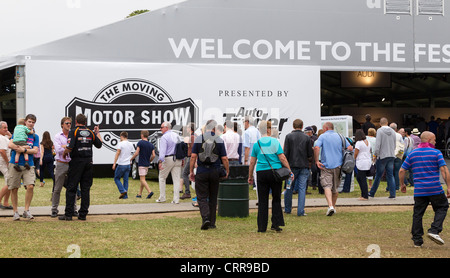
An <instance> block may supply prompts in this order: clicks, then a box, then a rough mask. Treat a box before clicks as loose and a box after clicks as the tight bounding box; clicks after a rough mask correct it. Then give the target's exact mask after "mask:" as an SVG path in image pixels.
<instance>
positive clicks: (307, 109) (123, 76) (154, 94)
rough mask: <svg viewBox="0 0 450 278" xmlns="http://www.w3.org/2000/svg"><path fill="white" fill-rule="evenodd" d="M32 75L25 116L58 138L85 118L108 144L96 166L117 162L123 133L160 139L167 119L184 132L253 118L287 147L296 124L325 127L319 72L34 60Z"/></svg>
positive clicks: (96, 154) (297, 68)
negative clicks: (66, 121) (68, 123)
mask: <svg viewBox="0 0 450 278" xmlns="http://www.w3.org/2000/svg"><path fill="white" fill-rule="evenodd" d="M26 69H27V72H26V78H27V79H26V86H27V88H26V113H33V114H35V115H36V116H37V123H36V126H35V128H36V132H37V133H38V134H42V133H43V132H44V131H49V132H50V133H51V134H52V136H53V135H54V134H56V133H57V132H60V131H61V128H60V119H61V118H62V117H64V116H66V115H68V116H71V117H73V118H74V117H75V116H76V115H77V114H78V113H83V114H85V115H86V116H87V118H88V127H91V128H92V127H93V126H95V125H98V126H99V127H100V130H101V134H102V137H103V140H104V146H103V147H102V148H101V149H100V150H95V152H94V163H95V164H112V162H113V159H114V155H115V151H116V149H115V147H116V145H117V144H118V142H119V140H120V138H119V134H120V132H121V131H127V132H128V133H129V140H130V141H131V142H132V143H134V144H136V143H137V142H138V141H139V138H140V135H139V133H140V131H141V130H143V129H146V130H149V131H150V134H153V133H157V132H159V130H160V129H159V128H160V126H161V123H162V122H164V121H169V122H171V123H172V126H174V127H175V128H177V129H180V127H181V126H186V125H188V124H189V123H190V122H194V123H195V124H196V126H197V127H199V128H201V126H202V125H204V124H205V123H206V121H207V120H209V119H215V120H216V121H217V122H218V124H221V125H223V123H224V122H225V120H231V121H237V122H238V123H239V125H240V126H241V128H242V129H243V128H244V126H243V119H244V117H245V116H246V115H251V116H253V117H254V118H255V119H257V120H270V121H272V126H273V127H275V128H278V130H279V132H280V141H281V142H282V143H283V142H284V137H285V135H286V134H287V133H289V132H291V131H292V122H293V120H294V119H296V118H300V119H302V120H303V122H304V123H305V126H307V125H313V124H315V125H318V124H319V123H320V69H319V67H310V66H264V65H250V66H249V65H210V64H149V63H93V62H64V61H33V60H31V61H28V62H27V67H26ZM74 122H75V121H74Z"/></svg>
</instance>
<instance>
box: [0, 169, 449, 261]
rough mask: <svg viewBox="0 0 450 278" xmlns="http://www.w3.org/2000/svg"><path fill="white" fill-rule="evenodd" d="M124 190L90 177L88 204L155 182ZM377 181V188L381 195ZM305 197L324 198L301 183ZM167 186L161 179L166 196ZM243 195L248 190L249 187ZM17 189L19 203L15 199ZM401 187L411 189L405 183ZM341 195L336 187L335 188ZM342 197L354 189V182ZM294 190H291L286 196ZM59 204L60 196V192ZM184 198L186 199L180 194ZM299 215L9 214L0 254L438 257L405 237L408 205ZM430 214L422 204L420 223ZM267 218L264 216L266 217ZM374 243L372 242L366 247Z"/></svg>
mask: <svg viewBox="0 0 450 278" xmlns="http://www.w3.org/2000/svg"><path fill="white" fill-rule="evenodd" d="M130 183H131V184H130V190H129V191H130V198H129V199H126V200H119V199H118V196H119V193H118V191H117V188H116V186H115V184H114V181H113V180H112V179H106V178H105V179H95V182H94V185H93V187H92V194H91V195H92V198H91V199H92V202H91V204H92V205H96V204H116V203H117V204H119V203H129V204H133V203H149V202H155V199H156V198H155V196H156V197H157V196H158V195H159V189H158V186H157V183H156V182H154V181H150V187H151V189H152V190H154V191H155V196H154V197H153V198H152V199H150V200H147V199H145V198H143V199H137V198H135V197H134V196H135V195H136V193H137V190H138V186H139V181H134V180H132V181H130ZM51 185H52V183H51V181H50V180H47V182H46V185H45V186H44V187H39V186H37V187H36V190H35V195H34V199H33V202H32V206H50V193H51ZM383 186H384V187H385V184H384V183H383V184H381V185H380V189H379V192H378V193H377V196H388V195H387V193H385V192H384V187H383ZM309 191H310V192H311V193H312V194H310V195H307V198H324V197H323V195H319V194H318V192H317V190H312V189H311V190H309ZM171 192H172V186H171V185H169V186H168V187H167V196H168V198H169V199H170V198H171V197H170V196H171V194H172V193H171ZM249 193H250V198H251V199H256V193H255V191H253V190H252V189H250V188H249ZM23 194H24V190H22V189H21V190H20V196H19V206H23V200H24V199H23V197H24V196H23ZM407 194H412V189H411V190H409V192H408V193H407ZM342 195H344V194H342ZM344 196H345V197H355V198H357V197H359V188H358V186H357V184H356V185H355V191H354V192H352V193H347V194H345V195H344ZM294 198H295V197H294ZM61 201H62V202H61V204H62V205H63V204H64V200H61ZM184 202H191V200H185V201H184ZM307 214H308V215H307V216H305V217H298V216H296V215H295V214H291V215H285V216H284V217H285V222H286V226H285V227H283V231H282V232H281V233H276V232H274V231H271V230H270V229H269V230H268V231H267V232H266V233H263V234H261V233H257V227H256V221H257V219H256V216H257V215H256V210H251V211H250V215H249V217H245V218H229V217H218V219H217V223H216V224H217V229H210V230H206V231H203V230H200V224H201V223H200V221H201V220H200V215H199V213H198V212H195V211H194V212H184V213H176V214H171V213H165V214H145V215H139V216H129V215H118V216H101V215H100V216H90V217H88V220H87V221H78V220H74V221H72V222H67V221H58V220H57V219H55V218H50V217H36V218H35V219H34V220H31V221H28V220H23V219H22V220H20V221H15V222H14V221H12V219H11V218H10V217H3V218H0V230H1V231H2V237H0V257H2V258H67V257H69V256H71V255H73V252H72V251H70V250H69V252H68V247H70V246H72V245H75V246H76V247H77V248H79V249H78V250H79V256H80V257H82V258H368V257H369V256H371V255H373V251H371V250H372V249H371V246H376V250H379V253H377V254H378V255H379V256H380V257H381V258H446V257H448V256H449V254H450V250H449V245H448V244H447V245H444V246H438V245H436V244H435V243H433V242H431V241H430V240H428V239H425V244H424V247H423V248H420V249H419V248H414V247H413V244H412V241H411V240H410V237H411V235H410V229H411V221H412V220H411V217H412V207H411V206H403V207H393V206H390V207H389V208H388V209H385V210H378V209H375V208H372V207H357V208H350V207H349V208H345V207H340V208H339V211H338V213H337V214H335V215H333V216H332V217H327V216H325V215H324V211H323V208H322V209H314V208H310V209H308V211H307ZM432 218H433V212H432V209H431V208H429V209H428V211H427V213H426V214H425V217H424V226H425V229H427V227H428V226H429V225H430V223H431V222H432ZM269 225H270V223H269ZM449 228H450V224H449V222H448V221H447V222H445V225H444V231H443V232H442V233H441V236H442V237H443V239H444V240H446V241H448V242H449V241H450V234H449V232H448V231H449ZM373 250H374V249H373Z"/></svg>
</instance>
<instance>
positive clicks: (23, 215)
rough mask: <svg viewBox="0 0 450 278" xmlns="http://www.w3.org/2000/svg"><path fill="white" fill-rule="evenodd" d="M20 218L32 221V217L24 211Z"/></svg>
mask: <svg viewBox="0 0 450 278" xmlns="http://www.w3.org/2000/svg"><path fill="white" fill-rule="evenodd" d="M22 217H23V218H27V219H34V216H33V215H31V213H30V211H29V210H26V211H24V212H23V214H22Z"/></svg>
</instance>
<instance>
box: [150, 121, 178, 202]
mask: <svg viewBox="0 0 450 278" xmlns="http://www.w3.org/2000/svg"><path fill="white" fill-rule="evenodd" d="M161 132H162V134H163V136H162V137H161V140H160V142H159V147H160V149H159V158H158V168H159V198H158V199H157V200H156V202H157V203H163V202H165V201H166V180H167V177H168V176H169V174H172V183H173V199H172V204H179V203H180V190H179V186H180V175H181V164H182V162H183V160H182V159H176V157H175V147H176V144H177V143H178V142H179V141H180V138H179V136H178V135H177V134H176V133H175V132H173V131H172V125H171V124H170V123H169V122H164V123H162V124H161Z"/></svg>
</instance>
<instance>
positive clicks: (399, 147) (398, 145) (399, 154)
mask: <svg viewBox="0 0 450 278" xmlns="http://www.w3.org/2000/svg"><path fill="white" fill-rule="evenodd" d="M404 152H405V145H404V144H403V143H402V142H399V141H398V140H397V138H396V139H395V151H394V153H395V157H396V158H403V153H404Z"/></svg>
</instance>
